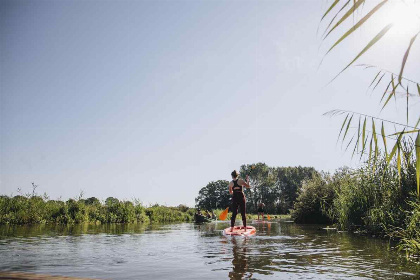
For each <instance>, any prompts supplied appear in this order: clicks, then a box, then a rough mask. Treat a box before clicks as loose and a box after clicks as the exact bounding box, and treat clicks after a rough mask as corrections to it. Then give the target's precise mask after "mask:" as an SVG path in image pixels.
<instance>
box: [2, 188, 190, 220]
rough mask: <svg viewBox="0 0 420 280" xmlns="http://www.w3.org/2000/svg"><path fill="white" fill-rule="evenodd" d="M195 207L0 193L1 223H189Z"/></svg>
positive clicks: (92, 198) (93, 198)
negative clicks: (144, 204)
mask: <svg viewBox="0 0 420 280" xmlns="http://www.w3.org/2000/svg"><path fill="white" fill-rule="evenodd" d="M194 211H195V209H194V208H189V207H187V206H184V205H179V206H177V207H167V206H163V205H158V204H155V205H153V206H150V207H145V206H143V205H142V204H141V203H140V202H139V201H136V200H135V201H120V200H118V199H116V198H113V197H109V198H107V199H106V200H105V201H104V202H101V201H99V199H97V198H95V197H91V198H87V199H83V198H78V199H69V200H67V201H60V200H50V199H48V197H47V196H39V195H35V194H33V195H25V196H24V195H17V196H13V197H9V196H0V224H13V225H23V224H52V223H53V224H80V223H93V224H107V223H149V222H158V223H166V222H186V221H187V222H188V221H192V220H193V215H194Z"/></svg>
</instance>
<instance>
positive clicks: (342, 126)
mask: <svg viewBox="0 0 420 280" xmlns="http://www.w3.org/2000/svg"><path fill="white" fill-rule="evenodd" d="M349 114H350V113H348V114H347V116H346V118H345V119H344V122H343V124H342V125H341V129H340V133H339V134H338V139H340V135H341V132H342V131H343V128H344V125H345V124H346V122H347V118H348V117H349ZM338 139H337V142H338Z"/></svg>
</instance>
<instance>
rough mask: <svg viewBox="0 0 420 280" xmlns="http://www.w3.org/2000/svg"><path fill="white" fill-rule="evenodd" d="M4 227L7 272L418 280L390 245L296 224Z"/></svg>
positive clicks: (0, 266) (1, 243) (1, 266)
mask: <svg viewBox="0 0 420 280" xmlns="http://www.w3.org/2000/svg"><path fill="white" fill-rule="evenodd" d="M227 226H228V223H225V222H218V223H211V224H205V225H194V224H173V225H155V226H147V227H144V226H141V225H106V226H92V225H84V226H74V227H58V226H56V227H48V226H34V227H22V226H21V227H5V226H3V227H0V234H1V239H0V254H1V256H2V258H1V260H0V270H8V271H28V272H36V273H46V274H57V275H66V276H79V277H91V278H103V279H140V278H142V279H150V278H153V279H199V278H203V279H228V278H230V279H247V278H252V279H266V278H272V279H275V278H281V279H383V278H397V279H417V278H418V276H419V275H420V267H419V265H416V264H414V263H412V262H408V261H406V260H405V259H404V258H403V257H401V256H400V255H398V254H397V253H396V252H395V250H389V249H390V246H391V245H390V244H389V243H388V242H386V241H383V240H378V239H372V238H367V237H362V236H356V235H354V234H348V233H337V232H326V231H324V230H322V229H320V228H319V227H316V226H300V225H296V224H293V223H283V222H282V223H278V222H273V223H270V224H256V225H254V226H255V227H256V228H257V232H258V234H257V236H256V237H253V238H248V239H245V238H238V237H236V238H232V237H229V238H228V237H225V236H223V235H222V234H221V231H222V229H223V228H225V227H227Z"/></svg>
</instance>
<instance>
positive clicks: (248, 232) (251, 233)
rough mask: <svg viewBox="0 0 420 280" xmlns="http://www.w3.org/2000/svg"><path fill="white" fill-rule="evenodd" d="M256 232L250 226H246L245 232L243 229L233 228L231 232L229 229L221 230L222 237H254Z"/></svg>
mask: <svg viewBox="0 0 420 280" xmlns="http://www.w3.org/2000/svg"><path fill="white" fill-rule="evenodd" d="M256 233H257V230H256V229H255V228H254V227H252V226H247V227H246V231H245V229H244V227H234V228H233V231H230V227H228V228H225V229H224V230H223V235H227V236H254V235H255V234H256Z"/></svg>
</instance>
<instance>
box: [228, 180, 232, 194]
mask: <svg viewBox="0 0 420 280" xmlns="http://www.w3.org/2000/svg"><path fill="white" fill-rule="evenodd" d="M232 188H233V184H232V182H230V183H229V193H230V194H233V189H232Z"/></svg>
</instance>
